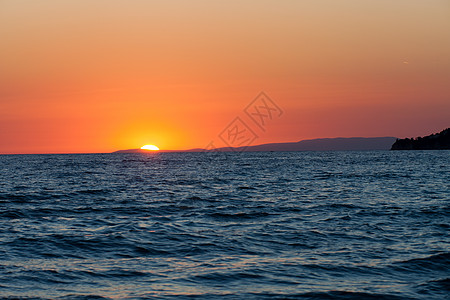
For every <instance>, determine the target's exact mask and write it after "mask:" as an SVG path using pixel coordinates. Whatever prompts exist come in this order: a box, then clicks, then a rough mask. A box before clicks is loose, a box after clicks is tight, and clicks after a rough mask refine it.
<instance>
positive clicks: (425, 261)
mask: <svg viewBox="0 0 450 300" xmlns="http://www.w3.org/2000/svg"><path fill="white" fill-rule="evenodd" d="M395 265H396V266H397V267H400V268H402V269H408V270H410V271H412V272H417V271H447V270H449V269H450V253H449V252H446V253H439V254H435V255H431V256H428V257H424V258H414V259H410V260H406V261H402V262H398V263H396V264H395Z"/></svg>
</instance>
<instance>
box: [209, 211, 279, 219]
mask: <svg viewBox="0 0 450 300" xmlns="http://www.w3.org/2000/svg"><path fill="white" fill-rule="evenodd" d="M270 215H271V214H269V213H266V212H252V213H244V212H240V213H234V214H233V213H212V214H209V216H210V217H212V218H214V219H218V220H251V219H259V218H264V217H268V216H270Z"/></svg>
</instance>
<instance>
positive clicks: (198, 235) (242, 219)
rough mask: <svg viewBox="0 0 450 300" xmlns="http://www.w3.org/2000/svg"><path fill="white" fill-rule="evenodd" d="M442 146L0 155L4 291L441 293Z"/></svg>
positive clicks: (447, 198) (281, 295) (446, 262)
mask: <svg viewBox="0 0 450 300" xmlns="http://www.w3.org/2000/svg"><path fill="white" fill-rule="evenodd" d="M449 158H450V152H449V151H411V152H408V151H395V152H394V151H378V152H285V153H268V152H259V153H256V152H255V153H227V154H223V153H212V154H211V153H210V154H208V153H149V154H89V155H3V156H0V297H4V298H11V299H12V298H33V299H41V298H42V299H103V298H108V299H109V298H110V299H148V298H161V299H172V298H177V299H178V298H180V299H183V298H189V299H191V298H194V299H196V298H200V299H215V298H221V299H439V300H440V299H449V294H450V271H449V269H450V234H449V233H450V230H449V229H450V222H449V221H450V188H449V184H450V159H449Z"/></svg>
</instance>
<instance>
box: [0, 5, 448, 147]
mask: <svg viewBox="0 0 450 300" xmlns="http://www.w3.org/2000/svg"><path fill="white" fill-rule="evenodd" d="M261 91H264V92H265V93H267V95H268V96H269V97H270V98H271V99H272V100H273V102H274V103H276V105H278V107H279V108H280V109H281V110H282V111H283V113H282V115H281V116H279V117H277V118H275V119H273V120H271V122H270V123H268V124H267V126H266V127H265V128H264V129H261V128H259V127H257V126H256V124H255V123H252V120H251V119H249V117H248V116H247V115H246V114H245V112H244V109H245V108H246V107H247V106H248V105H249V104H250V103H251V102H252V100H253V99H254V98H255V97H256V96H258V94H259V93H260V92H261ZM236 117H239V118H241V120H242V121H243V122H244V123H245V124H246V125H247V126H249V127H250V128H251V129H252V130H253V131H254V132H255V134H257V135H258V139H256V140H255V141H254V144H261V143H268V142H287V141H299V140H302V139H310V138H321V137H355V136H366V137H375V136H396V137H411V136H418V135H427V134H430V133H433V132H437V131H440V130H442V129H444V128H447V127H450V1H448V0H396V1H392V0H388V1H385V0H376V1H375V0H374V1H369V0H340V1H336V0H308V1H306V0H305V1H304V0H290V1H288V0H277V1H274V0H273V1H264V0H258V1H256V0H254V1H253V0H252V1H251V0H239V1H234V0H231V1H211V0H198V1H197V0H192V1H187V0H186V1H183V0H178V1H176V0H167V1H156V0H155V1H152V0H73V1H72V0H65V1H60V0H28V1H22V0H0V154H8V153H79V152H112V151H115V150H119V149H130V148H139V147H141V146H142V145H144V144H155V145H157V146H158V147H159V148H161V149H190V148H196V147H205V146H207V144H208V143H209V142H211V141H214V142H215V145H216V146H223V145H224V144H223V142H222V141H221V140H220V139H219V138H218V136H219V134H220V133H221V132H222V131H223V130H224V128H226V127H227V126H228V125H229V124H230V122H231V121H233V120H234V119H235V118H236Z"/></svg>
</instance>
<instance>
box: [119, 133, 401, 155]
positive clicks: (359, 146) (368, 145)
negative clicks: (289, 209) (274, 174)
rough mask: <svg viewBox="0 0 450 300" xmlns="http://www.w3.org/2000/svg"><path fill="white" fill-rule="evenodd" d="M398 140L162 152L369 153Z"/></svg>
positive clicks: (330, 140) (327, 140) (324, 141)
mask: <svg viewBox="0 0 450 300" xmlns="http://www.w3.org/2000/svg"><path fill="white" fill-rule="evenodd" d="M396 139H397V138H395V137H371V138H364V137H351V138H342V137H339V138H322V139H311V140H302V141H298V142H287V143H269V144H262V145H254V146H247V147H237V148H233V147H222V148H216V149H213V150H206V149H202V148H196V149H189V150H161V151H160V152H204V151H220V152H234V151H237V152H240V151H245V152H260V151H274V152H276V151H369V150H389V149H390V148H391V146H392V144H393V143H394V142H395V140H396ZM113 153H148V151H147V150H142V149H128V150H119V151H115V152H113Z"/></svg>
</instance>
